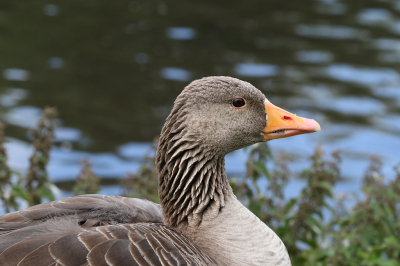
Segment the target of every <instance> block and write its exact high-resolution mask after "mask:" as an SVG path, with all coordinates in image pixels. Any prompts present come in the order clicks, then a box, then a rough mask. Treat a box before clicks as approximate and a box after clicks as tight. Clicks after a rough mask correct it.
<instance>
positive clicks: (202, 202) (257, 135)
mask: <svg viewBox="0 0 400 266" xmlns="http://www.w3.org/2000/svg"><path fill="white" fill-rule="evenodd" d="M320 129H321V128H320V126H319V124H318V123H317V122H315V121H314V120H311V119H306V118H302V117H298V116H296V115H295V114H292V113H289V112H287V111H285V110H283V109H281V108H279V107H276V106H274V105H273V104H271V103H270V102H269V101H268V100H267V98H266V97H265V95H264V94H263V93H262V92H261V91H260V90H258V89H256V88H255V87H254V86H252V85H251V84H250V83H248V82H244V81H241V80H239V79H235V78H231V77H207V78H203V79H199V80H195V81H193V82H192V83H190V84H189V85H188V86H187V87H186V88H185V89H184V90H183V91H182V92H181V94H180V95H179V96H178V97H177V99H176V100H175V103H174V107H173V109H172V111H171V113H170V115H169V116H168V118H167V119H166V122H165V124H164V127H163V130H162V132H161V135H160V140H159V146H158V150H157V156H156V163H157V170H158V173H159V196H160V200H161V204H162V206H163V211H164V216H165V217H166V223H167V224H169V225H171V226H176V225H177V224H179V223H180V222H182V221H184V220H185V219H186V220H187V219H188V217H189V216H190V214H191V213H192V212H194V213H195V214H196V215H197V214H199V215H200V214H201V213H202V212H206V211H207V210H208V211H209V212H211V213H213V212H214V211H215V212H216V213H217V211H216V209H218V208H222V207H223V206H224V202H225V201H224V199H225V198H226V195H227V194H229V193H231V189H230V186H229V183H228V181H227V178H226V174H225V168H224V156H225V155H226V154H227V153H229V152H232V151H234V150H237V149H240V148H243V147H246V146H249V145H251V144H255V143H258V142H264V141H269V140H272V139H278V138H284V137H289V136H294V135H298V134H304V133H311V132H315V131H319V130H320ZM212 206H214V207H212ZM212 208H214V209H212ZM210 215H211V214H210ZM200 216H201V215H200ZM207 217H208V216H207ZM189 218H190V217H189ZM196 219H197V220H198V221H200V220H201V219H202V218H201V217H197V218H196Z"/></svg>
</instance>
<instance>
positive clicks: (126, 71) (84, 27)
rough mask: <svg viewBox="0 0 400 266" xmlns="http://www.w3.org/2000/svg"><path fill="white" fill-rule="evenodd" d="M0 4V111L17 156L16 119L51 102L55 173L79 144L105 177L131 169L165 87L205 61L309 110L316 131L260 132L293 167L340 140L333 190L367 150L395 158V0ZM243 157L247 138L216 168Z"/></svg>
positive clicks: (399, 79)
mask: <svg viewBox="0 0 400 266" xmlns="http://www.w3.org/2000/svg"><path fill="white" fill-rule="evenodd" d="M0 6H1V8H2V10H3V12H4V13H5V14H7V16H4V17H3V18H2V27H3V31H2V32H3V34H1V35H0V48H1V49H0V51H2V54H1V62H0V65H1V69H0V73H2V74H3V75H2V78H1V83H0V105H1V108H0V117H1V119H2V120H3V121H5V122H6V123H7V124H8V125H9V126H8V128H7V132H6V134H7V136H10V137H13V140H12V141H11V142H10V143H9V144H7V145H8V146H7V147H8V151H9V153H10V160H11V161H12V165H13V166H14V167H16V168H18V169H24V167H26V164H27V159H26V158H28V157H29V155H30V149H31V148H30V147H29V146H28V145H27V144H26V142H25V141H27V139H29V135H28V136H27V135H26V133H25V132H26V131H25V128H28V127H32V126H33V125H34V124H35V123H36V121H37V119H38V118H39V115H40V112H41V110H42V109H41V108H43V107H44V106H46V105H51V106H57V107H58V109H59V111H60V114H61V117H60V122H61V123H62V126H61V127H60V128H59V129H58V130H57V139H56V143H57V148H56V149H54V150H53V153H52V160H51V163H50V166H49V171H50V176H51V177H52V178H54V180H67V179H71V178H74V177H75V176H76V175H77V173H78V171H79V167H80V166H79V161H80V160H81V159H83V158H86V157H87V158H89V159H90V160H91V161H92V162H93V166H94V171H95V173H97V174H99V175H101V176H103V177H109V178H115V177H120V176H123V175H125V173H126V171H135V170H136V169H137V167H138V165H139V164H140V158H141V156H142V155H143V154H144V153H145V152H146V150H147V147H148V145H149V144H146V143H149V142H150V141H151V140H152V139H153V138H154V136H156V135H157V134H159V131H160V129H161V126H162V123H163V120H164V119H165V117H166V116H167V115H168V112H169V110H170V109H171V107H172V104H173V101H174V99H175V97H176V96H177V95H178V94H179V92H180V91H181V90H182V89H183V88H184V86H186V85H187V84H188V83H189V82H190V81H191V80H193V79H197V78H201V77H204V76H211V75H226V76H234V77H238V78H241V79H244V80H246V81H249V82H251V83H252V84H253V85H255V86H256V87H258V88H260V89H261V90H262V91H263V92H264V93H265V94H266V96H267V97H268V99H270V100H271V101H272V102H273V103H275V104H277V105H279V106H281V107H282V108H285V109H287V110H290V111H291V112H295V113H297V114H299V115H303V116H308V117H314V118H316V119H317V120H318V121H320V124H321V126H322V129H323V131H322V132H320V133H318V134H313V135H309V136H307V135H306V136H297V137H293V138H290V139H285V140H276V141H272V142H271V143H270V144H271V147H272V148H273V150H274V151H278V150H284V151H287V152H291V153H295V154H297V155H298V158H301V159H299V160H298V161H297V162H296V165H295V166H294V168H295V170H300V169H301V168H302V167H303V166H304V163H305V160H306V157H307V156H309V155H310V154H311V151H312V149H313V148H314V147H315V146H316V144H317V142H322V143H323V144H324V145H325V147H326V149H327V150H328V151H331V150H334V149H337V148H342V149H344V150H346V155H345V158H344V162H343V172H344V174H345V176H346V177H349V178H353V181H351V182H353V183H352V184H353V185H343V186H342V187H341V188H340V189H343V190H355V189H356V188H358V183H357V182H358V178H359V177H360V175H361V174H362V171H363V170H362V169H363V167H364V166H365V163H366V162H365V161H364V159H365V158H366V157H367V156H368V155H369V154H375V153H377V154H381V155H382V156H383V159H384V162H385V165H386V172H387V173H388V172H390V167H391V166H392V165H393V164H395V163H396V162H397V161H398V160H400V156H399V153H398V151H399V150H400V138H399V136H400V127H399V125H400V76H399V73H398V69H399V62H400V17H399V15H398V14H399V11H400V1H378V0H376V1H370V2H366V3H361V2H359V1H350V0H347V1H335V0H332V1H322V0H321V1H312V0H304V1H295V0H290V1H274V2H272V1H252V2H251V4H249V3H245V2H243V1H229V2H226V3H225V4H221V3H217V2H215V1H201V2H196V3H192V2H187V1H178V2H176V1H175V2H174V3H173V4H171V3H168V2H159V1H144V0H143V1H130V0H121V1H103V2H101V1H100V2H99V1H75V2H68V1H66V2H63V3H61V2H60V3H58V4H57V5H56V4H49V3H48V2H46V1H39V2H38V1H34V2H32V1H22V2H19V3H18V4H17V3H16V2H15V1H14V2H11V1H9V3H2V4H0ZM132 141H134V142H132ZM143 143H144V144H143ZM244 159H245V151H238V152H235V153H233V154H231V155H229V156H228V158H227V168H228V172H229V173H230V174H241V173H243V170H244V164H243V163H242V162H243V161H244ZM293 182H300V181H293ZM292 187H296V186H292ZM297 187H298V186H297Z"/></svg>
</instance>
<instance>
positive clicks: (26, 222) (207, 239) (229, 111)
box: [0, 77, 290, 266]
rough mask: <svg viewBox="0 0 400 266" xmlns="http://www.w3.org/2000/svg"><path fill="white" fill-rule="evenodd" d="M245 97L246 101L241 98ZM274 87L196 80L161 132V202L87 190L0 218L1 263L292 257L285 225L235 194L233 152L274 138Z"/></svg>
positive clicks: (242, 261) (260, 261)
mask: <svg viewBox="0 0 400 266" xmlns="http://www.w3.org/2000/svg"><path fill="white" fill-rule="evenodd" d="M236 97H243V98H244V99H245V100H246V108H242V109H237V108H233V107H232V100H233V99H235V98H236ZM264 101H265V96H264V95H263V94H262V93H261V92H260V91H259V90H257V89H256V88H254V87H253V86H252V85H250V84H249V83H247V82H243V81H240V80H238V79H234V78H229V77H208V78H204V79H200V80H196V81H194V82H192V83H191V84H190V85H188V86H187V87H186V88H185V89H184V90H183V91H182V93H181V94H180V95H179V96H178V98H177V99H176V101H175V104H174V108H173V110H172V111H171V114H170V115H169V116H168V118H167V120H166V122H165V125H164V127H163V130H162V132H161V136H160V141H159V146H158V150H157V156H156V163H157V171H158V174H159V197H160V201H161V206H160V205H157V204H155V203H152V202H149V201H146V200H141V199H130V198H124V197H114V196H101V195H84V196H77V197H71V198H67V199H62V200H58V201H54V202H50V203H45V204H41V205H37V206H33V207H30V208H27V209H25V210H22V211H19V212H14V213H9V214H6V215H3V216H1V217H0V265H6V266H11V265H35V266H41V265H74V266H77V265H96V266H99V265H119V266H124V265H140V266H142V265H290V260H289V257H288V254H287V252H286V249H285V247H284V245H283V243H282V242H281V241H280V239H279V238H278V237H277V236H276V234H275V233H274V232H273V231H272V230H271V229H269V228H268V227H267V226H266V225H265V224H264V223H262V222H261V221H260V220H259V219H258V218H257V217H256V216H254V215H253V214H252V213H251V212H250V211H248V210H247V209H246V208H245V207H243V205H242V204H240V202H239V201H238V200H237V199H236V197H235V196H234V195H233V192H232V189H231V187H230V186H229V183H228V179H227V176H226V173H225V167H224V156H225V155H226V154H227V153H229V152H231V151H233V150H236V149H240V148H242V147H244V146H247V145H250V144H253V143H257V142H261V141H264V136H263V134H261V131H262V130H263V129H264V127H265V126H266V123H267V121H266V111H265V108H264Z"/></svg>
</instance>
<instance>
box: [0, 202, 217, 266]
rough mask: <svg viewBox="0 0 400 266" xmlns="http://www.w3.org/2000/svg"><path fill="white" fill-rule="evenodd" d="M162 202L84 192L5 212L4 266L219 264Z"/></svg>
mask: <svg viewBox="0 0 400 266" xmlns="http://www.w3.org/2000/svg"><path fill="white" fill-rule="evenodd" d="M162 219H163V217H162V211H161V208H160V206H159V205H158V204H155V203H152V202H149V201H146V200H141V199H131V198H124V197H113V196H101V195H84V196H77V197H71V198H66V199H63V200H58V201H54V202H49V203H45V204H41V205H37V206H33V207H30V208H27V209H25V210H23V211H18V212H13V213H9V214H6V215H3V216H0V233H1V235H0V265H7V266H12V265H18V266H28V265H30V266H31V265H35V266H42V265H46V266H47V265H52V266H53V265H54V266H58V265H72V266H79V265H88V266H89V265H95V266H102V265H118V266H125V265H130V266H132V265H140V266H142V265H216V263H215V262H214V261H213V259H211V258H210V257H209V256H208V255H207V254H206V253H205V252H203V251H202V250H201V249H200V248H199V247H198V246H197V245H196V244H195V243H194V242H193V241H192V240H191V239H189V238H187V237H185V236H183V235H182V234H180V233H178V232H176V231H174V230H173V229H171V228H169V227H167V226H165V225H164V224H163V223H162Z"/></svg>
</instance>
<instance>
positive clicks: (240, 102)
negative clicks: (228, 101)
mask: <svg viewBox="0 0 400 266" xmlns="http://www.w3.org/2000/svg"><path fill="white" fill-rule="evenodd" d="M245 104H246V101H245V100H244V99H243V98H241V97H239V98H236V99H234V100H233V101H232V105H233V106H234V107H236V108H240V107H243V106H245Z"/></svg>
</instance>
